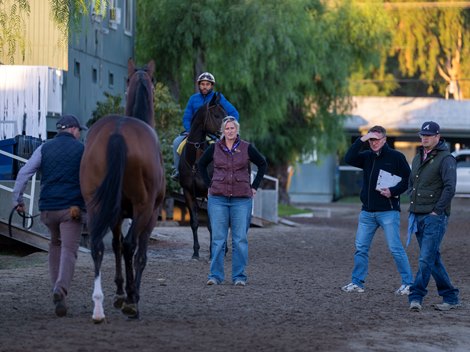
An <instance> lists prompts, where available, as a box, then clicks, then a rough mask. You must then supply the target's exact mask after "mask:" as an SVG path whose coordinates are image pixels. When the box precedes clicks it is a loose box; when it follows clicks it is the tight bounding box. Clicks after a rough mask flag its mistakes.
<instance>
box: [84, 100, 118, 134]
mask: <svg viewBox="0 0 470 352" xmlns="http://www.w3.org/2000/svg"><path fill="white" fill-rule="evenodd" d="M104 96H105V97H106V100H105V101H104V102H101V101H99V102H97V103H96V110H93V112H92V118H91V119H89V120H88V121H87V122H86V125H87V127H91V126H92V125H93V124H94V123H95V122H96V121H98V120H99V119H100V118H102V117H103V116H106V115H110V114H116V115H124V112H125V109H124V107H123V104H122V96H121V95H112V94H110V93H108V92H104Z"/></svg>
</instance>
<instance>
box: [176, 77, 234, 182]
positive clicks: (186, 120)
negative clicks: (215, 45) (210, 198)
mask: <svg viewBox="0 0 470 352" xmlns="http://www.w3.org/2000/svg"><path fill="white" fill-rule="evenodd" d="M197 85H198V88H199V93H196V94H193V95H192V96H191V97H190V98H189V100H188V103H187V104H186V108H185V109H184V114H183V127H184V132H182V133H181V134H179V135H178V136H176V138H175V139H174V141H173V173H172V174H171V178H172V179H173V180H175V181H176V180H178V178H179V171H178V164H179V162H180V156H179V154H178V147H179V145H180V144H181V142H183V140H184V139H185V138H186V137H187V136H188V133H189V129H190V127H191V121H192V119H193V116H194V114H195V113H196V111H198V110H199V108H200V107H201V106H203V105H205V104H207V103H209V102H210V101H211V99H212V97H213V96H214V94H215V92H214V85H215V78H214V76H213V75H212V73H210V72H204V73H201V74H200V75H199V77H198V79H197ZM218 94H220V105H222V106H223V108H224V109H225V112H226V113H227V115H228V116H233V117H235V118H236V119H237V121H238V119H239V116H238V111H237V109H235V107H234V106H233V105H232V104H231V103H230V102H229V101H228V100H227V99H226V98H225V97H224V96H223V95H222V94H221V93H218Z"/></svg>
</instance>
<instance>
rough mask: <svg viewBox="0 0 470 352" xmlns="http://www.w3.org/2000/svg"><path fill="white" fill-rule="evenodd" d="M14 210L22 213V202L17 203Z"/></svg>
mask: <svg viewBox="0 0 470 352" xmlns="http://www.w3.org/2000/svg"><path fill="white" fill-rule="evenodd" d="M16 211H17V212H18V213H24V204H23V203H19V204H18V205H17V206H16Z"/></svg>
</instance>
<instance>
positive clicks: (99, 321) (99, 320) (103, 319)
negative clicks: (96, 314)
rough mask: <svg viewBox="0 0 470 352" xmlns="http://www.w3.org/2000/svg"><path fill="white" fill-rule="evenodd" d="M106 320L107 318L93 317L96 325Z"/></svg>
mask: <svg viewBox="0 0 470 352" xmlns="http://www.w3.org/2000/svg"><path fill="white" fill-rule="evenodd" d="M105 321H106V319H105V318H99V319H96V318H93V323H94V324H96V325H98V324H101V323H104V322H105Z"/></svg>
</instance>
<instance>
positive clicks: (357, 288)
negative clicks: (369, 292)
mask: <svg viewBox="0 0 470 352" xmlns="http://www.w3.org/2000/svg"><path fill="white" fill-rule="evenodd" d="M341 290H343V291H344V292H359V293H362V292H364V289H363V288H362V287H360V286H357V285H356V284H353V283H352V282H351V283H350V284H347V285H346V286H343V287H341Z"/></svg>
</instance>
